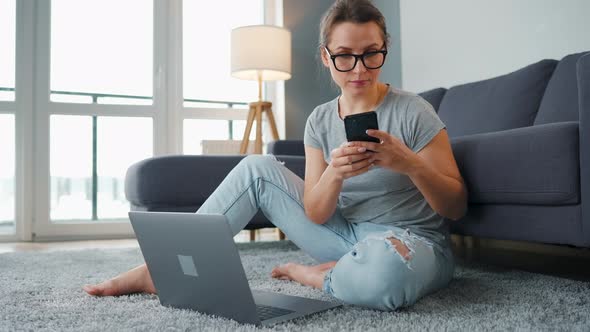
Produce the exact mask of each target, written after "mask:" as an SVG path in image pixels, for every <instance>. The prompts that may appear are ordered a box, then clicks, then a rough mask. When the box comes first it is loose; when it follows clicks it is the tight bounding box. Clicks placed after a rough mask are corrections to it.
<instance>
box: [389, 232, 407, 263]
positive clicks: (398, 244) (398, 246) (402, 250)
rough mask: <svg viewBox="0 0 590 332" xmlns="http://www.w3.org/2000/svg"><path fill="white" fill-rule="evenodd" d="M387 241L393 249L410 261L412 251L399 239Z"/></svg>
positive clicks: (391, 238) (392, 238)
mask: <svg viewBox="0 0 590 332" xmlns="http://www.w3.org/2000/svg"><path fill="white" fill-rule="evenodd" d="M387 240H389V242H390V243H391V245H392V246H393V248H395V250H396V251H397V252H398V253H399V254H400V255H401V256H402V257H403V258H404V259H406V260H408V259H410V258H411V256H410V249H409V248H408V247H407V246H406V245H405V244H404V243H403V242H402V241H400V240H399V239H396V238H394V237H388V238H387Z"/></svg>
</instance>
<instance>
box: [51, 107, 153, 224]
mask: <svg viewBox="0 0 590 332" xmlns="http://www.w3.org/2000/svg"><path fill="white" fill-rule="evenodd" d="M130 128H133V131H132V134H131V135H130V130H129V129H130ZM51 132H52V134H51V144H50V156H51V220H98V219H124V218H126V217H127V211H129V203H128V202H127V200H126V199H125V194H124V185H125V183H124V180H125V172H126V171H127V168H129V166H131V165H132V164H133V163H134V162H137V161H140V160H142V159H145V158H148V157H150V156H151V155H152V147H153V141H152V137H153V135H152V119H149V118H124V117H92V116H69V115H53V116H51Z"/></svg>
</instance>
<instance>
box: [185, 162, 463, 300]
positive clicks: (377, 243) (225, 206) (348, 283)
mask: <svg viewBox="0 0 590 332" xmlns="http://www.w3.org/2000/svg"><path fill="white" fill-rule="evenodd" d="M303 183H304V182H303V180H302V179H301V178H300V177H299V176H297V175H296V174H295V173H293V172H292V171H291V170H289V169H288V168H286V167H285V166H284V165H283V164H281V163H280V162H279V161H277V160H276V158H275V157H274V156H272V155H249V156H246V157H245V158H244V159H242V160H241V161H240V163H239V164H238V165H236V167H234V169H232V171H231V172H230V173H229V174H228V175H227V176H226V178H225V179H224V180H223V181H222V182H221V184H220V185H219V186H218V187H217V189H215V191H214V192H213V193H212V194H211V196H210V197H209V198H208V199H207V200H206V201H205V203H203V205H202V206H201V207H200V208H199V210H198V211H197V213H207V214H224V215H225V216H226V218H227V220H228V222H229V224H230V228H231V229H232V231H233V234H234V235H235V234H237V233H238V232H239V231H241V230H242V229H244V227H245V226H246V224H247V223H248V222H249V221H250V219H251V218H252V217H253V216H254V215H255V214H256V213H257V212H258V210H259V209H260V210H262V212H263V213H264V215H265V216H266V217H267V218H268V219H269V220H270V221H271V222H272V223H273V224H274V225H275V226H277V227H278V228H279V229H281V230H282V231H283V232H284V233H285V235H286V236H287V237H288V238H289V239H290V240H291V241H292V242H293V243H295V244H296V245H297V246H298V247H299V248H301V250H303V251H304V252H306V253H307V254H309V255H310V256H311V257H313V258H314V259H315V260H317V261H318V262H320V263H325V262H329V261H337V263H336V265H335V266H334V267H333V268H332V269H331V270H328V271H327V273H326V275H325V278H324V285H323V289H324V291H326V292H327V293H329V294H331V295H333V296H334V297H336V298H338V299H340V300H342V301H343V302H345V303H348V304H353V305H359V306H364V307H368V308H374V309H379V310H395V309H397V308H400V307H405V306H410V305H412V304H414V303H415V302H416V301H418V300H419V299H420V298H422V297H424V296H425V295H427V294H429V293H432V292H434V291H436V290H438V289H440V288H443V287H445V286H446V285H447V284H448V283H449V281H450V280H451V279H452V276H453V271H454V262H453V258H452V253H451V252H450V248H443V249H442V251H441V250H440V249H437V248H436V247H434V246H433V244H432V242H430V241H429V240H427V239H426V238H423V237H419V236H417V235H415V234H413V233H411V232H410V231H409V230H407V229H403V228H399V227H395V226H392V225H383V224H375V223H370V222H363V223H356V224H355V223H349V222H348V221H347V220H346V219H345V218H344V217H343V216H342V214H341V213H340V211H339V209H338V208H337V209H336V211H335V212H334V214H333V215H332V216H331V217H330V219H329V220H328V221H327V222H326V223H324V224H322V225H318V224H315V223H313V222H312V221H310V220H309V219H308V218H307V216H306V215H305V210H304V207H303V187H304V185H303ZM392 238H394V239H397V240H400V241H401V242H402V243H403V244H404V245H405V246H406V247H407V249H408V250H409V255H408V256H409V257H408V256H402V255H401V254H400V252H399V251H398V248H396V246H395V245H394V244H393V243H392V242H391V241H390V239H392ZM443 251H445V252H443Z"/></svg>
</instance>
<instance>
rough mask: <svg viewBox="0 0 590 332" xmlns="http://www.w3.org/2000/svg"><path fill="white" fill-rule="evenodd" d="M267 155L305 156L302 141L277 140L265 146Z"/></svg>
mask: <svg viewBox="0 0 590 332" xmlns="http://www.w3.org/2000/svg"><path fill="white" fill-rule="evenodd" d="M267 153H269V154H274V155H289V156H305V148H304V146H303V141H302V140H278V141H272V142H270V143H268V145H267Z"/></svg>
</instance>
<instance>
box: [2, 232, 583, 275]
mask: <svg viewBox="0 0 590 332" xmlns="http://www.w3.org/2000/svg"><path fill="white" fill-rule="evenodd" d="M278 239H279V235H278V232H277V230H276V229H260V230H257V231H256V241H276V240H278ZM234 240H235V241H236V242H248V241H250V233H249V231H242V232H240V233H239V234H238V235H236V237H235V238H234ZM452 243H453V252H454V254H455V257H456V258H457V260H458V261H459V262H461V261H476V262H482V263H487V264H492V265H496V266H502V267H507V268H513V269H517V270H524V271H529V272H534V273H541V274H547V275H553V276H559V277H564V278H568V279H574V280H581V281H587V282H590V248H574V247H568V246H557V245H544V244H534V243H527V242H517V241H498V240H486V239H476V238H472V237H462V236H457V235H452ZM137 247H138V244H137V241H136V240H135V239H125V240H101V241H68V242H37V243H31V242H14V243H0V253H7V252H50V251H59V250H80V249H91V248H137Z"/></svg>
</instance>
